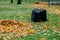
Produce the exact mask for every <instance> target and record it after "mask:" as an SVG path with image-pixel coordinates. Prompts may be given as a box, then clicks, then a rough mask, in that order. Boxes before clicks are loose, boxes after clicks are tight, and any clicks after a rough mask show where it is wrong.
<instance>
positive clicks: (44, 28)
mask: <svg viewBox="0 0 60 40" xmlns="http://www.w3.org/2000/svg"><path fill="white" fill-rule="evenodd" d="M33 9H34V8H32V7H31V6H30V5H28V4H22V5H16V4H10V3H8V2H6V4H5V2H4V3H2V2H0V20H5V19H8V20H9V19H10V20H11V19H12V20H16V21H18V20H20V21H21V22H25V21H27V22H28V23H31V24H32V26H33V29H34V30H36V32H35V33H33V34H29V35H27V36H26V37H24V38H21V39H19V38H12V39H9V40H60V14H59V15H56V14H54V13H52V12H50V11H48V10H47V11H48V12H47V18H48V21H47V22H39V23H34V22H30V20H31V13H32V10H33ZM51 10H52V9H51ZM21 16H22V18H21V19H19V18H20V17H21Z"/></svg>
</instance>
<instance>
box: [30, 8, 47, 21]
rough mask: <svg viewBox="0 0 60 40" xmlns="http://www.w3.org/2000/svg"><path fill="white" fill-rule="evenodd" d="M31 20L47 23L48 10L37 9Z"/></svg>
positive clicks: (33, 12)
mask: <svg viewBox="0 0 60 40" xmlns="http://www.w3.org/2000/svg"><path fill="white" fill-rule="evenodd" d="M31 20H32V21H33V22H40V21H47V14H46V10H44V9H38V8H35V9H34V10H33V11H32V15H31Z"/></svg>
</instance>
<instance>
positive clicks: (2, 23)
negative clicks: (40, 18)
mask: <svg viewBox="0 0 60 40" xmlns="http://www.w3.org/2000/svg"><path fill="white" fill-rule="evenodd" d="M33 32H34V29H32V25H31V24H28V23H22V22H16V21H15V20H0V37H2V36H8V38H16V37H20V36H21V37H25V36H26V35H27V34H31V33H33ZM1 33H10V34H1ZM13 34H15V35H13ZM12 35H13V36H12Z"/></svg>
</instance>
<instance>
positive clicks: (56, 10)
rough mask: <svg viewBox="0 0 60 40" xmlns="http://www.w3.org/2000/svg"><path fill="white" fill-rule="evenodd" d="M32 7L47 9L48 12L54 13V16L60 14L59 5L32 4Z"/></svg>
mask: <svg viewBox="0 0 60 40" xmlns="http://www.w3.org/2000/svg"><path fill="white" fill-rule="evenodd" d="M31 7H33V8H39V9H40V8H43V9H46V10H47V11H48V12H52V13H54V14H58V15H59V14H60V6H57V5H51V6H48V3H47V2H40V3H39V4H32V5H31Z"/></svg>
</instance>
